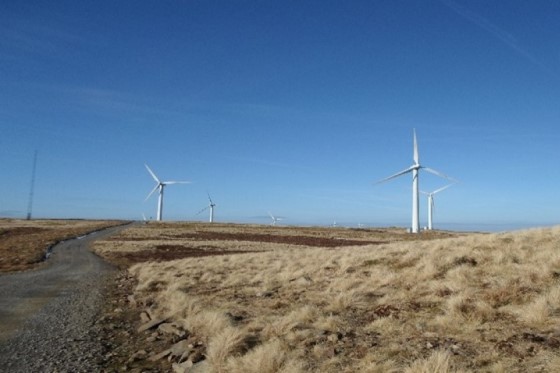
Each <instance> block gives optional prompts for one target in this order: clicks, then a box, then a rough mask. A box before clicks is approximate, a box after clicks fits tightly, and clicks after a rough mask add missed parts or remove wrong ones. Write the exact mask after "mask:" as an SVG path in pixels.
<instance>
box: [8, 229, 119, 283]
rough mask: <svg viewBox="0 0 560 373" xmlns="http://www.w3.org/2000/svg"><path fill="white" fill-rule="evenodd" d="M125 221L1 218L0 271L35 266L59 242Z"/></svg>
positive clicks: (18, 269) (19, 269)
mask: <svg viewBox="0 0 560 373" xmlns="http://www.w3.org/2000/svg"><path fill="white" fill-rule="evenodd" d="M122 223H123V222H122V221H101V220H99V221H91V220H18V219H0V272H12V271H21V270H26V269H30V268H33V267H34V266H36V265H37V264H38V263H41V262H42V261H43V260H44V257H45V252H46V250H47V249H48V248H49V247H50V246H52V245H53V244H55V243H56V242H59V241H62V240H65V239H68V238H72V237H76V236H80V235H83V234H86V233H88V232H91V231H94V230H98V229H102V228H105V227H109V226H114V225H118V224H122Z"/></svg>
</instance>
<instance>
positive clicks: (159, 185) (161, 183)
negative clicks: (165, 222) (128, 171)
mask: <svg viewBox="0 0 560 373" xmlns="http://www.w3.org/2000/svg"><path fill="white" fill-rule="evenodd" d="M144 166H146V169H147V170H148V172H149V173H150V175H152V177H153V178H154V180H155V181H156V183H157V184H156V186H155V187H154V189H152V191H151V192H150V194H148V196H147V197H146V199H145V200H148V198H150V196H151V195H152V194H154V192H155V191H156V190H158V189H159V198H158V209H157V219H156V220H157V221H161V216H162V214H163V189H164V188H165V187H166V186H167V185H170V184H190V183H191V182H190V181H160V180H159V179H158V177H157V176H156V174H154V172H153V171H152V170H151V169H150V167H148V165H147V164H144Z"/></svg>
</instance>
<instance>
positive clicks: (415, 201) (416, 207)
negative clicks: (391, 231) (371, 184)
mask: <svg viewBox="0 0 560 373" xmlns="http://www.w3.org/2000/svg"><path fill="white" fill-rule="evenodd" d="M413 137H414V149H413V161H414V163H413V164H412V166H410V167H409V168H407V169H405V170H402V171H400V172H398V173H396V174H394V175H391V176H389V177H387V178H385V179H383V180H380V181H378V182H377V183H376V184H380V183H383V182H385V181H389V180H391V179H394V178H397V177H399V176H401V175H404V174H407V173H409V172H411V173H412V226H411V232H412V233H418V232H420V201H419V198H418V194H419V189H418V176H419V171H420V169H423V170H425V171H427V172H429V173H432V174H434V175H437V176H440V177H443V178H445V179H448V180H452V181H455V180H454V179H452V178H450V177H449V176H447V175H445V174H443V173H441V172H439V171H436V170H433V169H431V168H428V167H424V166H422V165H420V160H419V156H418V142H417V141H416V130H413Z"/></svg>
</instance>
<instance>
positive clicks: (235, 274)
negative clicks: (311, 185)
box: [114, 226, 560, 372]
mask: <svg viewBox="0 0 560 373" xmlns="http://www.w3.org/2000/svg"><path fill="white" fill-rule="evenodd" d="M152 229H153V228H150V230H151V235H146V236H144V238H153V237H155V236H154V234H155V232H156V230H152ZM170 229H171V228H170ZM172 229H173V234H171V236H173V237H179V236H180V235H181V234H182V233H181V229H180V227H177V226H172ZM188 229H195V228H194V227H191V226H189V227H188ZM220 229H226V227H211V228H210V227H206V226H204V227H202V228H200V230H206V231H208V232H210V231H212V232H220ZM236 229H241V230H243V232H244V234H249V233H250V234H255V235H257V233H258V234H263V232H259V229H258V227H247V228H246V227H229V226H228V227H227V232H228V234H231V235H233V234H235V232H236ZM263 230H264V231H266V234H269V235H282V234H284V235H288V236H290V237H293V236H295V235H297V232H298V231H297V228H289V233H286V232H287V231H288V230H287V229H286V231H284V230H283V229H280V228H276V229H273V228H271V227H265V228H264V227H263ZM325 230H326V229H325ZM327 231H328V230H327ZM302 232H303V233H302V234H307V235H314V237H321V234H323V236H322V237H326V236H327V235H328V234H332V231H329V232H326V233H321V232H319V229H316V230H315V231H305V230H303V231H302ZM168 233H169V232H168ZM351 233H353V232H346V231H345V232H343V233H341V234H342V235H345V236H344V237H345V239H348V240H351V239H352V235H351ZM127 234H129V235H131V236H129V238H130V237H137V236H139V235H141V234H140V233H134V232H132V233H130V232H128V233H127ZM142 234H144V233H142ZM388 234H389V233H388ZM358 235H359V237H358V238H359V239H360V240H363V241H368V240H370V241H375V240H377V241H380V242H381V241H383V243H380V244H369V245H356V246H344V247H313V246H298V247H297V248H295V247H292V246H290V245H286V244H283V243H282V244H271V243H270V242H266V243H263V244H262V245H263V247H266V250H264V251H263V250H261V251H260V252H251V253H245V254H235V255H222V256H197V257H187V258H183V259H177V260H172V261H165V262H153V261H152V262H145V263H138V264H136V265H134V266H133V267H131V268H130V273H131V274H133V275H134V276H135V277H136V278H137V280H138V286H137V288H136V294H135V297H137V298H138V299H145V300H149V301H146V303H149V304H151V305H152V307H153V308H154V311H155V312H156V313H160V314H161V315H172V317H173V319H174V321H175V322H176V323H179V324H182V325H184V326H185V328H186V329H187V330H189V332H190V333H193V334H195V335H197V336H198V337H199V338H201V339H203V340H204V341H205V343H207V352H206V358H207V360H208V364H209V367H210V369H211V371H224V372H225V371H228V372H241V371H244V372H245V371H247V372H250V371H263V372H267V371H271V372H272V371H285V372H288V371H290V372H291V371H293V372H297V371H306V372H307V371H311V372H354V371H369V372H391V371H395V372H396V371H399V372H402V371H405V372H474V371H483V372H523V371H531V370H534V367H540V368H539V369H540V370H539V371H554V369H556V368H558V366H559V361H560V359H559V358H558V356H560V355H559V354H560V330H559V328H558V325H560V286H559V285H560V227H554V228H546V229H533V230H527V231H519V232H512V233H498V234H470V235H458V236H457V237H448V238H440V237H437V236H434V237H427V236H424V234H420V235H417V236H416V237H417V238H418V239H417V240H416V241H415V240H412V238H411V237H412V236H415V235H407V236H406V237H407V238H406V239H397V238H395V236H390V237H388V238H385V239H383V237H382V236H381V234H380V233H379V232H377V231H376V232H375V233H372V235H374V236H375V237H368V236H367V232H364V231H361V230H360V231H359V232H358ZM205 237H206V236H205ZM228 237H229V236H228ZM206 238H207V237H206ZM428 238H430V239H428ZM267 239H269V238H267ZM114 241H115V242H118V239H115V240H114ZM135 242H136V241H135ZM138 242H150V240H148V239H146V240H144V241H138ZM227 243H228V242H227V241H223V242H220V243H219V245H220V247H222V248H224V247H227ZM255 367H257V368H255Z"/></svg>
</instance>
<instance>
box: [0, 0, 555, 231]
mask: <svg viewBox="0 0 560 373" xmlns="http://www.w3.org/2000/svg"><path fill="white" fill-rule="evenodd" d="M1 8H2V11H1V12H0V75H1V76H2V84H1V85H0V102H1V104H0V129H1V130H2V136H0V172H1V174H2V183H1V184H0V216H16V217H24V216H25V214H26V211H27V203H28V195H29V186H30V179H31V168H32V159H33V152H34V150H35V149H37V151H38V162H37V173H36V184H35V198H34V203H33V215H34V216H35V217H56V218H62V217H72V218H123V219H137V218H140V217H141V214H142V213H145V214H146V215H147V216H153V217H155V211H156V204H157V201H156V198H155V197H152V198H151V199H149V200H148V201H144V199H145V197H146V195H147V194H148V193H149V192H150V190H151V189H152V188H153V186H154V183H153V180H152V179H151V177H150V175H149V174H148V173H147V171H146V169H145V168H144V163H147V164H148V165H150V167H151V168H152V169H153V170H154V171H155V172H156V174H157V175H158V176H160V177H161V179H164V180H190V181H193V184H191V185H172V186H169V187H168V188H167V189H166V195H165V206H164V218H166V219H170V220H192V219H205V218H206V216H205V215H204V216H203V215H199V216H196V215H195V214H196V212H197V211H199V210H200V209H201V208H203V207H204V206H205V205H206V204H207V197H206V191H208V192H209V193H210V194H211V195H212V197H213V199H214V201H215V203H216V204H217V207H216V220H218V221H233V222H249V221H250V222H262V223H268V220H267V219H266V218H265V216H266V215H267V212H268V211H270V212H272V213H273V214H275V215H279V216H283V217H285V218H286V219H285V220H284V221H283V223H285V224H330V223H332V222H333V221H335V220H336V221H337V223H338V224H341V225H349V226H356V225H357V224H358V223H362V224H368V225H376V226H387V225H401V226H408V225H409V224H410V214H411V213H410V210H411V178H410V177H409V176H408V175H406V176H403V177H401V178H399V179H396V180H393V181H391V182H388V183H385V184H381V185H374V182H375V181H377V180H379V179H382V178H384V177H386V176H389V175H391V174H393V173H396V172H398V171H400V170H402V169H405V168H407V167H408V166H410V165H411V164H412V129H413V128H416V131H417V135H418V142H419V148H420V161H421V163H422V164H424V165H426V166H428V167H432V168H434V169H436V170H439V171H442V172H444V173H447V174H449V175H451V176H453V177H455V178H457V179H459V180H460V183H459V184H457V185H455V186H453V187H452V188H449V189H447V190H445V191H444V192H442V193H441V194H438V195H437V196H436V211H435V217H434V220H435V225H436V227H437V226H439V227H446V228H456V229H464V228H465V229H466V228H473V229H488V230H496V229H498V230H499V229H509V228H510V227H521V226H536V225H550V224H556V223H557V222H558V220H559V218H560V194H559V193H558V188H557V185H558V184H559V181H560V171H559V169H558V167H557V163H558V147H557V144H558V143H559V142H560V127H559V126H558V124H559V123H560V105H558V98H559V97H560V43H559V42H558V40H560V23H559V22H558V17H559V16H560V3H558V2H556V1H544V0H542V1H533V2H527V1H507V2H506V1H492V2H488V1H465V0H455V1H451V0H445V1H443V0H442V1H436V0H433V1H432V0H423V1H420V0H419V1H412V0H410V1H401V0H391V1H389V0H384V1H347V2H343V1H305V2H301V1H266V0H261V1H236V0H230V1H201V0H198V1H187V0H185V1H157V2H156V1H134V2H132V1H116V2H115V1H95V2H93V1H87V2H76V1H50V2H42V1H25V2H10V3H8V2H3V3H2V5H1ZM445 184H446V182H445V180H442V179H440V178H438V177H436V176H433V175H431V174H422V175H421V179H420V187H421V189H423V190H427V191H429V190H434V189H437V188H439V187H442V186H444V185H445ZM426 207H427V206H426V200H425V198H424V197H423V198H422V199H421V224H422V225H425V224H426V220H427V219H426V215H427V208H426Z"/></svg>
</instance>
